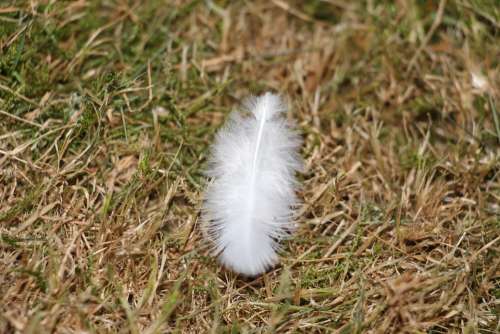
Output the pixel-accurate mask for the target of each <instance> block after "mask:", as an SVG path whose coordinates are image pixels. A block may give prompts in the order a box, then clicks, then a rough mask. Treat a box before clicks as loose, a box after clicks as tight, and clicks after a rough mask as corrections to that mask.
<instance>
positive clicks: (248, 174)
mask: <svg viewBox="0 0 500 334" xmlns="http://www.w3.org/2000/svg"><path fill="white" fill-rule="evenodd" d="M286 109H287V108H286V105H285V104H284V103H283V102H282V100H281V99H280V97H279V96H277V95H274V94H271V93H266V94H264V95H261V96H259V97H253V98H250V99H249V100H247V102H246V103H245V104H244V108H243V110H242V111H243V112H241V111H236V112H233V113H232V114H231V115H230V118H229V120H228V122H227V123H226V125H225V126H224V127H223V128H222V129H221V130H220V131H219V132H218V133H217V135H216V138H215V143H214V145H213V147H212V151H211V156H210V159H209V162H208V164H209V167H208V170H207V176H208V177H209V178H211V182H210V183H209V185H208V187H207V190H206V193H205V197H204V205H203V212H202V215H203V219H202V220H203V225H202V226H203V231H204V235H205V237H206V238H207V239H208V241H210V242H211V243H212V245H213V251H214V253H215V254H218V255H219V260H220V262H221V263H222V264H223V265H225V266H226V267H228V268H230V269H232V270H234V271H236V272H238V273H240V274H243V275H246V276H255V275H258V274H261V273H263V272H265V271H266V270H268V269H269V268H270V267H272V266H273V265H275V264H276V263H277V262H278V255H277V251H278V250H279V241H280V240H282V239H284V238H286V237H288V236H289V235H290V233H291V232H292V231H293V230H294V227H295V223H294V222H293V219H292V218H293V217H292V215H293V208H294V207H296V205H297V197H296V195H295V190H296V187H297V181H296V179H295V174H296V172H297V171H298V170H300V169H301V167H302V161H301V158H300V155H299V153H298V149H299V147H300V145H301V140H300V137H299V136H298V135H297V133H295V132H294V131H293V130H292V129H291V127H290V125H289V124H288V123H287V121H286V119H285V118H284V117H283V114H284V113H285V112H286ZM245 114H246V115H245Z"/></svg>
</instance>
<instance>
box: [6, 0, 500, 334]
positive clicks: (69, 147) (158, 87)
mask: <svg viewBox="0 0 500 334" xmlns="http://www.w3.org/2000/svg"><path fill="white" fill-rule="evenodd" d="M499 36H500V11H499V7H498V6H497V2H496V1H494V0H491V1H490V0H484V1H465V0H464V1H462V0H460V1H458V0H457V1H451V0H450V1H445V0H441V1H439V2H438V1H396V2H378V1H360V2H347V1H346V2H342V1H337V0H332V1H316V0H312V1H306V2H299V1H283V0H273V1H257V2H234V3H233V2H229V1H211V0H209V1H196V0H194V1H174V0H172V1H166V2H161V1H135V0H131V1H90V0H79V1H75V2H62V1H61V2H59V1H48V0H47V1H45V0H33V1H7V2H5V1H4V2H2V3H1V4H0V332H1V333H18V332H19V333H21V332H23V333H24V332H26V333H40V332H57V333H67V332H79V333H93V332H96V333H102V332H110V333H114V332H131V333H169V332H176V333H177V332H179V333H206V332H210V333H219V332H221V333H229V332H231V333H239V332H243V333H261V332H262V333H267V332H276V333H296V332H308V333H323V332H333V333H424V332H428V333H498V332H499V330H500V320H499V307H500V303H499V300H500V288H499V286H500V285H499V282H500V270H499V268H500V266H499V262H500V260H499V258H500V257H499V249H500V219H499V217H500V176H499V175H500V158H499V157H500V144H499V143H500V122H499V118H500V115H499V106H498V99H499V97H500V95H499V93H500V92H499V89H498V87H500V75H499V74H500V63H499V60H500V38H499ZM265 90H273V91H278V92H280V93H282V94H283V95H284V96H286V97H287V99H288V101H289V103H290V106H291V111H290V115H289V117H290V118H291V119H294V120H296V121H297V122H298V124H299V128H300V131H301V132H302V133H303V138H304V142H305V143H304V146H303V152H302V154H303V156H304V158H305V160H306V171H305V172H304V174H303V175H301V178H302V183H303V187H302V189H301V192H300V194H299V195H300V197H301V198H302V199H303V205H302V206H301V208H300V210H299V217H300V218H299V223H300V229H299V231H298V232H297V233H296V235H295V236H294V238H293V239H292V240H289V241H287V242H285V243H284V251H283V253H282V264H281V265H280V266H279V267H277V268H275V269H274V270H272V271H270V272H269V273H267V274H265V275H263V276H260V277H257V278H255V279H252V280H250V279H244V278H242V277H238V276H237V275H235V274H234V273H232V272H228V271H226V270H225V269H224V268H221V267H220V266H219V265H218V264H217V262H216V261H215V260H214V259H213V258H212V257H211V256H209V253H208V251H207V247H206V245H205V244H204V242H203V240H202V238H201V234H200V231H199V228H198V225H199V224H198V220H199V208H200V202H201V198H202V193H203V188H204V185H205V184H206V180H205V179H204V177H203V174H202V171H203V167H204V163H205V159H206V156H207V147H208V145H209V144H210V142H211V140H212V138H213V134H214V133H215V131H216V130H217V128H218V127H219V126H220V125H221V124H222V123H223V121H224V118H225V116H226V115H227V114H228V112H229V111H230V109H231V108H232V107H233V106H235V105H237V104H238V103H240V101H241V99H242V98H243V97H245V96H247V95H249V94H250V93H260V92H262V91H265Z"/></svg>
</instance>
